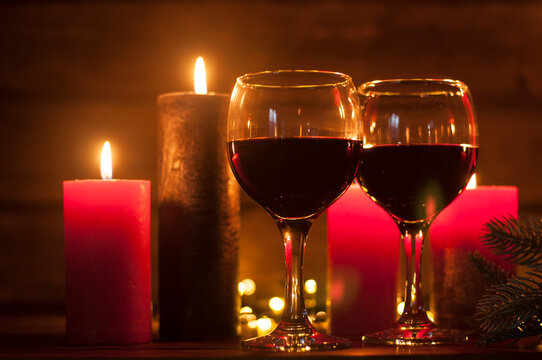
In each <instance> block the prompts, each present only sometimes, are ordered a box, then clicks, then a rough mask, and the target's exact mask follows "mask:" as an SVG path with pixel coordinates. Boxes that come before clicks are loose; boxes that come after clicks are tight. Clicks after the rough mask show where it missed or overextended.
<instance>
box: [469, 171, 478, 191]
mask: <svg viewBox="0 0 542 360" xmlns="http://www.w3.org/2000/svg"><path fill="white" fill-rule="evenodd" d="M467 189H469V190H472V189H476V174H472V177H471V178H470V180H469V183H468V184H467Z"/></svg>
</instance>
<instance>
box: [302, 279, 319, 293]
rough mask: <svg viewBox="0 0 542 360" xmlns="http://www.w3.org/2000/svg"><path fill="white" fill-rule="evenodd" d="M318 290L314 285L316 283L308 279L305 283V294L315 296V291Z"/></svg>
mask: <svg viewBox="0 0 542 360" xmlns="http://www.w3.org/2000/svg"><path fill="white" fill-rule="evenodd" d="M317 289H318V285H317V284H316V281H315V280H313V279H309V280H307V281H305V291H306V292H307V294H316V290H317Z"/></svg>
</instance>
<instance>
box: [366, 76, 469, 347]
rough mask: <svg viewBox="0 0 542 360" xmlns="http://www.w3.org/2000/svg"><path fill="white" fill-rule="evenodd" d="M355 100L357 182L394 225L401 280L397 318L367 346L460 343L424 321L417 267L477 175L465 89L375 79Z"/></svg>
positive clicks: (453, 83)
mask: <svg viewBox="0 0 542 360" xmlns="http://www.w3.org/2000/svg"><path fill="white" fill-rule="evenodd" d="M359 95H360V100H361V104H362V114H363V119H364V122H365V129H368V131H366V132H365V134H364V140H365V145H364V149H363V152H362V155H361V157H362V159H361V163H360V167H359V170H358V173H357V179H358V181H359V183H360V184H361V186H362V188H363V190H364V191H365V192H366V193H367V194H368V195H369V196H370V197H371V199H373V200H374V201H375V202H376V203H377V204H379V205H380V206H381V207H382V208H383V209H385V210H386V211H387V212H388V213H389V214H390V215H391V216H392V218H393V219H394V220H395V223H396V224H397V226H398V228H399V231H400V233H401V240H402V241H401V246H402V249H403V250H404V257H403V259H404V263H405V274H406V282H405V295H404V304H405V306H404V310H403V313H402V314H401V317H400V318H399V319H398V320H397V322H396V323H395V324H393V325H392V326H391V327H390V328H388V329H384V330H382V331H378V332H376V333H374V334H365V339H366V340H367V341H370V342H377V343H383V344H389V345H436V344H451V343H458V342H462V341H464V339H465V337H464V336H463V335H461V334H459V333H456V332H454V331H451V330H449V329H443V328H440V327H438V326H437V325H436V324H434V323H433V322H432V321H431V320H430V319H429V317H428V316H427V312H426V310H425V305H424V297H423V294H422V286H421V284H422V280H421V263H422V250H423V243H424V238H425V235H426V234H427V231H428V229H429V227H430V225H431V223H432V221H433V220H434V219H435V217H436V216H438V214H439V213H440V211H442V210H443V209H444V208H445V207H446V206H448V205H449V204H450V203H451V202H452V201H453V200H454V199H455V198H456V197H457V196H458V195H459V194H460V193H461V192H462V191H463V189H464V188H465V187H466V186H467V183H468V180H469V179H470V177H471V175H472V174H473V173H474V169H475V168H476V162H477V156H478V147H477V144H478V141H477V134H478V132H477V126H476V115H475V111H474V107H473V103H472V98H471V96H470V92H469V90H468V87H467V86H466V85H465V84H464V83H462V82H461V81H457V80H449V79H390V80H375V81H371V82H368V83H365V84H362V85H361V86H360V87H359ZM369 241H370V240H369Z"/></svg>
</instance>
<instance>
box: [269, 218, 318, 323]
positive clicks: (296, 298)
mask: <svg viewBox="0 0 542 360" xmlns="http://www.w3.org/2000/svg"><path fill="white" fill-rule="evenodd" d="M311 225H312V220H284V219H277V226H278V228H279V230H280V233H281V234H282V239H283V241H284V255H285V262H286V297H285V300H284V311H283V313H282V319H281V322H282V323H289V324H292V325H293V324H295V323H297V324H301V323H306V321H307V311H306V310H305V302H304V300H303V256H304V253H305V242H306V239H307V235H308V233H309V230H310V228H311ZM283 325H285V324H283Z"/></svg>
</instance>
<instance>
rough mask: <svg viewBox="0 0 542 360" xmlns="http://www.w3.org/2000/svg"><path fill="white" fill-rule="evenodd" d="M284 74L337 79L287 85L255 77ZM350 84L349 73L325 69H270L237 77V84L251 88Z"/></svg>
mask: <svg viewBox="0 0 542 360" xmlns="http://www.w3.org/2000/svg"><path fill="white" fill-rule="evenodd" d="M284 74H306V75H324V76H328V77H329V78H330V79H332V78H335V79H336V80H337V81H329V82H327V81H321V82H312V83H299V84H288V85H274V84H264V83H261V82H258V81H257V79H263V78H270V77H272V76H277V75H284ZM349 83H350V84H352V86H353V81H352V78H351V77H350V75H347V74H344V73H341V72H337V71H325V70H270V71H260V72H255V73H247V74H244V75H241V76H239V77H238V78H237V84H238V85H240V86H246V87H251V88H268V89H307V88H325V87H339V86H346V85H348V84H349Z"/></svg>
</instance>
